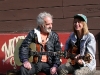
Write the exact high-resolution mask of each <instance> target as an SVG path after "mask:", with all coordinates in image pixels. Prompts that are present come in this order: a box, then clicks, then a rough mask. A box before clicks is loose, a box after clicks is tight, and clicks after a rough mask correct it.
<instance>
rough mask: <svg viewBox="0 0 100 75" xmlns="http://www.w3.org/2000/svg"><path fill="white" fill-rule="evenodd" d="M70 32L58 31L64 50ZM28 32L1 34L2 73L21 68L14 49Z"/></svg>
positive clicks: (0, 63) (0, 56)
mask: <svg viewBox="0 0 100 75" xmlns="http://www.w3.org/2000/svg"><path fill="white" fill-rule="evenodd" d="M69 34H70V33H58V35H59V38H60V42H61V46H62V50H64V45H65V42H66V40H67V39H68V37H69ZM26 35H27V33H15V34H14V33H12V34H11V33H5V34H0V73H3V74H5V73H6V72H7V71H8V70H12V69H19V67H18V66H17V65H16V64H15V62H14V50H15V46H16V43H17V42H18V40H19V39H24V38H25V37H26Z"/></svg>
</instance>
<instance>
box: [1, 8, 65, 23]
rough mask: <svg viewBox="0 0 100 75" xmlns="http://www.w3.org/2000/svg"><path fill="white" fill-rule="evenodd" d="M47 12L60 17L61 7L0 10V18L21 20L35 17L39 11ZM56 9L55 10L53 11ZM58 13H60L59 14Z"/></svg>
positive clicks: (3, 19)
mask: <svg viewBox="0 0 100 75" xmlns="http://www.w3.org/2000/svg"><path fill="white" fill-rule="evenodd" d="M44 11H46V12H49V13H51V14H52V15H53V16H54V18H62V17H63V13H62V8H61V7H59V8H43V9H42V8H41V9H26V10H25V9H22V10H10V11H1V12H0V20H2V21H5V20H21V19H36V17H37V15H38V14H39V13H40V12H44ZM55 11H56V12H55ZM59 14H60V15H59Z"/></svg>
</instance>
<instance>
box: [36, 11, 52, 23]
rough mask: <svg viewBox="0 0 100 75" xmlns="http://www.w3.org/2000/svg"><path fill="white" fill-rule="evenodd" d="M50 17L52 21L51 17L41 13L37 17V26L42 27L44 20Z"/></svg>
mask: <svg viewBox="0 0 100 75" xmlns="http://www.w3.org/2000/svg"><path fill="white" fill-rule="evenodd" d="M45 17H50V18H51V19H52V20H53V16H52V15H51V14H50V13H47V12H41V13H40V14H39V15H38V17H37V25H44V18H45Z"/></svg>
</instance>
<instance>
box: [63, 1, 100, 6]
mask: <svg viewBox="0 0 100 75" xmlns="http://www.w3.org/2000/svg"><path fill="white" fill-rule="evenodd" d="M96 4H100V0H88V1H87V0H75V1H73V0H63V5H64V6H70V5H96Z"/></svg>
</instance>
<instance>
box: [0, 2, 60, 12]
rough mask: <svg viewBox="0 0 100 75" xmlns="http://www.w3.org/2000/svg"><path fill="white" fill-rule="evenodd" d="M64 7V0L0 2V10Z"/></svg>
mask: <svg viewBox="0 0 100 75" xmlns="http://www.w3.org/2000/svg"><path fill="white" fill-rule="evenodd" d="M54 6H62V0H55V1H54V0H48V1H47V0H4V1H0V10H9V9H10V10H14V9H23V8H24V9H30V8H38V7H54Z"/></svg>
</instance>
